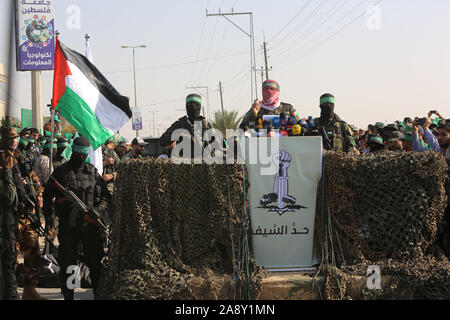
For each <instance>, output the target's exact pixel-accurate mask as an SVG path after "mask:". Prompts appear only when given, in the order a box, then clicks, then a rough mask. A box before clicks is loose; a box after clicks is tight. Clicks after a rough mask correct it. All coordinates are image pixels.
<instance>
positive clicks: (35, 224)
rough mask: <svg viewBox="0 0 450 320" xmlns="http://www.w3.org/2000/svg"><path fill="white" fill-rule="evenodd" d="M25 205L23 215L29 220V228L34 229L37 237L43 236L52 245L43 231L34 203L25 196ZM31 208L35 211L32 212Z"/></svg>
mask: <svg viewBox="0 0 450 320" xmlns="http://www.w3.org/2000/svg"><path fill="white" fill-rule="evenodd" d="M25 202H26V203H25V205H24V212H23V214H24V216H25V218H26V219H27V220H28V221H30V225H31V228H33V230H34V231H36V232H37V233H38V235H39V237H44V238H45V240H46V241H47V242H48V243H49V244H50V245H51V246H53V247H54V244H53V243H52V241H51V240H50V239H49V238H48V235H47V232H45V230H44V228H42V225H41V220H40V217H39V212H38V209H37V208H36V205H35V203H34V202H33V201H32V200H31V199H30V198H29V197H28V196H25ZM33 209H35V212H36V213H33Z"/></svg>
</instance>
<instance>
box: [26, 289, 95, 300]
mask: <svg viewBox="0 0 450 320" xmlns="http://www.w3.org/2000/svg"><path fill="white" fill-rule="evenodd" d="M37 291H38V292H39V293H40V294H41V295H42V296H44V297H46V298H47V299H49V300H64V298H63V295H62V294H61V289H56V288H55V289H53V288H52V289H47V288H37ZM17 292H18V293H19V295H20V296H22V292H23V289H22V288H18V290H17ZM75 300H94V293H93V292H92V289H77V290H75Z"/></svg>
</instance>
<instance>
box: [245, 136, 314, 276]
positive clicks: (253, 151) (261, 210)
mask: <svg viewBox="0 0 450 320" xmlns="http://www.w3.org/2000/svg"><path fill="white" fill-rule="evenodd" d="M241 143H244V144H245V147H244V146H243V145H242V144H241V146H242V147H244V149H241V150H245V154H244V158H245V163H246V166H247V169H248V179H249V182H250V187H249V189H248V201H249V207H250V235H251V239H252V243H253V255H254V257H255V259H256V263H257V264H258V265H260V266H262V267H264V268H265V269H267V270H269V271H301V270H314V269H315V268H314V267H313V266H314V265H316V264H317V259H316V258H315V256H314V222H315V214H316V198H317V187H318V184H319V181H320V178H321V172H322V137H277V138H264V137H259V138H257V137H250V138H245V140H244V141H241Z"/></svg>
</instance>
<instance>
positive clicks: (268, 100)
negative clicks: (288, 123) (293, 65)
mask: <svg viewBox="0 0 450 320" xmlns="http://www.w3.org/2000/svg"><path fill="white" fill-rule="evenodd" d="M262 87H263V88H262V95H263V100H262V101H259V100H258V99H257V100H255V101H254V103H253V106H252V108H251V109H250V111H248V112H247V113H246V114H245V115H244V118H243V120H242V122H241V124H240V125H239V128H241V129H242V130H245V131H246V130H247V129H249V128H252V127H253V126H254V125H255V123H256V121H257V120H258V119H262V117H263V116H265V115H279V114H282V113H284V114H285V115H286V117H295V119H296V121H298V120H300V118H299V116H298V114H297V112H296V110H295V108H294V107H293V106H292V105H290V104H289V103H284V102H281V100H280V85H279V84H278V82H276V81H275V80H266V81H264V82H263V85H262Z"/></svg>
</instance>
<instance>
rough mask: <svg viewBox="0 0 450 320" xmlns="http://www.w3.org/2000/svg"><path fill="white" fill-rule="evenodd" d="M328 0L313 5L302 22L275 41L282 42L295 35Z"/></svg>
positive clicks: (273, 46) (274, 46)
mask: <svg viewBox="0 0 450 320" xmlns="http://www.w3.org/2000/svg"><path fill="white" fill-rule="evenodd" d="M327 1H328V0H322V1H321V2H320V3H319V5H318V6H317V7H315V8H314V9H313V10H312V11H311V12H310V13H309V15H308V16H307V17H306V18H305V19H303V20H302V22H300V24H299V25H297V27H295V28H294V30H293V31H292V32H291V33H288V34H287V35H286V36H285V37H283V38H282V39H281V40H280V41H278V42H276V43H283V42H285V40H287V39H288V38H289V37H292V36H295V34H296V33H297V32H298V31H300V30H301V29H302V27H303V26H304V25H305V24H306V23H307V22H308V21H310V20H311V19H312V18H313V17H314V16H315V15H316V14H317V13H318V12H319V11H320V10H321V9H322V8H323V7H324V6H325V4H326V3H327ZM277 46H278V45H277V44H275V45H274V44H272V48H276V47H277Z"/></svg>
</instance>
